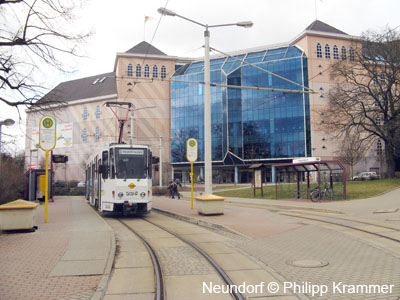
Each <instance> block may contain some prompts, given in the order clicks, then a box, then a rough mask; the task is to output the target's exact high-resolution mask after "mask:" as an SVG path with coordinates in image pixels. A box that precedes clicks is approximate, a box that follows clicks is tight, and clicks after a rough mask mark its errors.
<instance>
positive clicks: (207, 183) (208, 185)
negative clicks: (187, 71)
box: [204, 25, 212, 194]
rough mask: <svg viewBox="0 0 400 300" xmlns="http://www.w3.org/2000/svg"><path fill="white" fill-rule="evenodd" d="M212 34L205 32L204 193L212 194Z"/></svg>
mask: <svg viewBox="0 0 400 300" xmlns="http://www.w3.org/2000/svg"><path fill="white" fill-rule="evenodd" d="M211 159H212V158H211V93H210V32H209V31H208V25H206V30H205V31H204V171H205V174H204V193H205V194H212V160H211Z"/></svg>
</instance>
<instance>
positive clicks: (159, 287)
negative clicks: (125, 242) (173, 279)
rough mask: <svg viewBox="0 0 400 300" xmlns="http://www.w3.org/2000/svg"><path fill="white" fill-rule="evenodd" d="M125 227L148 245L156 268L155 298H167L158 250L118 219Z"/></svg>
mask: <svg viewBox="0 0 400 300" xmlns="http://www.w3.org/2000/svg"><path fill="white" fill-rule="evenodd" d="M117 220H118V221H119V222H120V223H121V224H122V225H124V227H125V228H127V229H128V230H129V231H131V232H132V233H133V234H135V235H136V236H137V237H138V238H139V240H140V241H141V242H142V243H143V245H144V246H145V247H146V249H147V251H148V252H149V255H150V258H151V261H152V263H153V268H154V275H155V282H156V293H155V300H165V299H166V293H165V284H164V277H163V274H162V269H161V264H160V260H159V259H158V256H157V254H156V251H155V250H154V249H153V248H152V247H151V245H150V244H149V243H148V242H147V241H146V240H145V239H144V238H143V237H142V236H141V235H140V234H138V233H137V232H136V231H135V230H133V229H132V228H131V227H130V226H129V225H128V224H126V223H125V222H123V221H122V220H121V219H117Z"/></svg>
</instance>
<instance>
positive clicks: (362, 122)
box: [325, 29, 400, 177]
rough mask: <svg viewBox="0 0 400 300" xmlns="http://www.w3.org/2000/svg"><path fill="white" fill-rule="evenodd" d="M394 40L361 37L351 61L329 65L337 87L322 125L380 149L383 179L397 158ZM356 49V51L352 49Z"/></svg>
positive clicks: (399, 99)
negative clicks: (357, 136)
mask: <svg viewBox="0 0 400 300" xmlns="http://www.w3.org/2000/svg"><path fill="white" fill-rule="evenodd" d="M399 37H400V35H399V32H397V31H395V30H390V29H386V30H385V31H384V32H380V33H377V32H367V33H366V34H364V41H363V42H362V43H358V44H355V45H354V46H353V48H354V55H353V53H351V61H338V62H336V63H334V64H333V65H332V73H331V75H332V77H333V79H334V80H335V81H336V82H337V85H336V86H335V88H332V89H331V90H330V93H329V104H330V105H329V108H328V109H327V111H325V117H326V118H325V126H326V127H327V128H328V129H329V131H334V132H336V134H337V136H342V137H343V136H344V135H345V134H346V133H347V132H358V133H360V138H361V139H363V140H365V141H369V142H371V143H372V142H375V143H376V142H377V140H381V142H382V144H383V145H384V154H385V155H384V157H385V162H386V165H387V175H388V176H389V177H393V176H394V175H395V162H396V158H397V156H396V155H397V154H396V153H400V152H399V151H400V147H399V146H400V145H399V124H400V39H399ZM358 45H360V46H358Z"/></svg>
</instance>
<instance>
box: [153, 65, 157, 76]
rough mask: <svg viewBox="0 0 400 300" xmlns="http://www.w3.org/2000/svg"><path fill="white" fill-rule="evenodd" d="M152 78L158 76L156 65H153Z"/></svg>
mask: <svg viewBox="0 0 400 300" xmlns="http://www.w3.org/2000/svg"><path fill="white" fill-rule="evenodd" d="M153 78H158V67H157V65H154V66H153Z"/></svg>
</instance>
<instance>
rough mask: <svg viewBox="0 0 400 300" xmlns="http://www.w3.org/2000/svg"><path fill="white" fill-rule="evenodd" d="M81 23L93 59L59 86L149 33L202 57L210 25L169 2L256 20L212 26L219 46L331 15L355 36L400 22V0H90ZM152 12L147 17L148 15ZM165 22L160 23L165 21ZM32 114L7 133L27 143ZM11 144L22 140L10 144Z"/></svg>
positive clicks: (271, 40)
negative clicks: (172, 14)
mask: <svg viewBox="0 0 400 300" xmlns="http://www.w3.org/2000/svg"><path fill="white" fill-rule="evenodd" d="M84 2H85V4H84V5H83V8H82V10H81V11H80V12H79V13H78V15H79V19H78V21H77V22H76V23H75V24H71V26H74V27H75V28H82V31H90V30H92V31H93V36H92V37H91V38H90V39H89V40H88V42H87V44H86V45H85V47H84V51H85V55H86V56H87V58H82V59H79V60H78V61H76V62H75V66H76V67H75V69H76V71H75V72H73V73H70V74H58V73H57V72H55V73H52V74H51V76H49V77H48V80H46V82H47V83H48V87H49V88H52V87H54V86H55V85H57V84H58V83H59V82H61V81H65V80H70V79H77V78H82V77H86V76H91V75H96V74H100V73H105V72H110V71H113V67H114V62H115V55H116V53H117V52H125V51H127V50H128V49H130V48H132V47H133V46H135V45H136V44H138V43H140V42H142V41H143V40H145V41H147V42H149V43H150V42H152V44H153V45H154V46H155V47H156V48H158V49H160V50H161V51H163V52H164V53H166V54H168V55H171V56H181V57H199V56H202V53H203V50H202V46H203V43H204V38H203V28H202V27H200V26H198V25H196V24H192V23H189V22H187V21H185V20H183V19H180V18H177V17H166V16H164V17H162V18H161V16H160V15H159V14H158V13H157V9H158V8H159V7H165V6H166V8H168V9H170V10H173V11H175V12H176V13H177V14H180V15H183V16H185V17H187V18H190V19H193V20H196V21H198V22H200V23H204V24H209V25H215V24H225V23H235V22H239V21H252V22H253V23H254V26H253V27H252V28H250V29H244V28H240V27H225V28H212V29H211V30H210V31H211V41H210V44H211V46H212V47H214V48H216V49H219V50H221V51H234V50H239V49H244V48H252V47H258V46H265V45H270V44H276V43H282V42H288V41H290V40H292V39H293V38H294V37H295V36H297V35H298V34H300V33H301V32H302V31H303V30H304V29H305V28H306V27H307V26H308V25H309V24H311V23H312V22H313V21H315V19H316V18H318V20H320V21H323V22H325V23H327V24H329V25H331V26H333V27H336V28H337V29H339V30H342V31H344V32H346V33H348V34H350V35H355V36H359V35H361V33H362V32H364V31H366V30H368V29H372V30H380V29H383V28H385V27H386V26H389V27H391V28H394V27H397V26H399V25H400V17H399V11H400V1H398V0H247V1H243V0H240V1H239V0H169V1H167V0H147V1H139V0H114V1H106V0H90V1H84ZM146 16H148V17H150V19H149V20H148V21H147V22H146V24H145V22H144V19H145V17H146ZM157 27H158V28H157ZM9 117H12V118H14V119H15V120H18V115H17V114H16V111H15V109H12V108H8V107H4V106H0V120H4V119H5V118H9ZM24 122H25V115H24V114H22V122H21V123H19V122H17V124H16V125H14V126H13V127H11V128H5V127H4V126H3V133H5V135H3V139H6V140H8V139H9V138H8V137H7V134H12V133H18V140H19V142H18V148H19V149H23V147H24V142H23V140H24V135H23V134H24V132H25V123H24ZM7 148H8V149H7V150H8V151H13V149H14V147H12V146H10V145H8V146H7Z"/></svg>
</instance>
